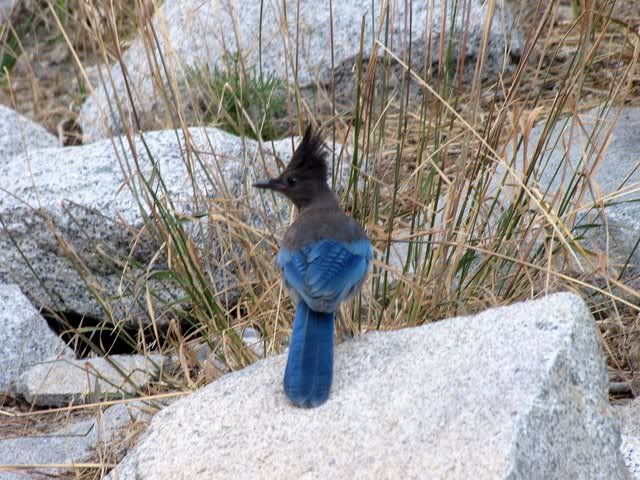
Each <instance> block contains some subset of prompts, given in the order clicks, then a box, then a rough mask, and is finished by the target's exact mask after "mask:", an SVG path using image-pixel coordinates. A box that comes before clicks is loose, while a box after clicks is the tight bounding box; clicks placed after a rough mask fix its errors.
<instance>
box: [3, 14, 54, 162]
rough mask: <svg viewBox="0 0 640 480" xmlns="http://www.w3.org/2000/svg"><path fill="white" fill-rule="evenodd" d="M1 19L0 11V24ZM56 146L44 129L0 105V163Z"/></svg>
mask: <svg viewBox="0 0 640 480" xmlns="http://www.w3.org/2000/svg"><path fill="white" fill-rule="evenodd" d="M1 17H2V13H1V11H0V22H1V20H2V18H1ZM58 144H59V142H58V139H57V138H56V137H54V136H53V135H51V134H50V133H49V132H47V130H45V128H44V127H42V126H40V125H38V124H36V123H33V122H32V121H31V120H29V119H28V118H25V117H23V116H22V115H20V114H19V113H17V112H15V111H14V110H11V109H10V108H7V107H5V106H3V105H0V161H1V162H2V163H5V162H6V161H7V160H8V159H9V158H10V157H12V156H13V155H17V154H18V153H25V152H26V153H27V154H28V153H29V152H31V151H32V150H37V149H39V148H48V147H55V146H57V145H58Z"/></svg>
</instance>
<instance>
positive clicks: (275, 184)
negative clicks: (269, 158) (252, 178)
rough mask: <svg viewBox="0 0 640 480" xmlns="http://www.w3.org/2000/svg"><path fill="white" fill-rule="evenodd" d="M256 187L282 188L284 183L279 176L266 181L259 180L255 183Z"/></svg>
mask: <svg viewBox="0 0 640 480" xmlns="http://www.w3.org/2000/svg"><path fill="white" fill-rule="evenodd" d="M253 186H254V187H256V188H262V189H265V190H276V191H278V190H282V188H283V186H284V184H283V183H282V182H281V181H280V179H279V178H270V179H269V180H268V181H266V182H258V183H254V184H253Z"/></svg>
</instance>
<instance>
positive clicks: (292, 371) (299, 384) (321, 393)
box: [284, 301, 334, 407]
mask: <svg viewBox="0 0 640 480" xmlns="http://www.w3.org/2000/svg"><path fill="white" fill-rule="evenodd" d="M333 321H334V313H325V312H316V311H314V310H311V309H310V308H309V307H308V305H307V304H306V303H305V302H303V301H300V302H299V303H298V306H297V307H296V315H295V318H294V320H293V333H292V335H291V345H290V347H289V357H288V359H287V368H286V369H285V372H284V391H285V393H286V394H287V397H289V400H291V401H292V402H293V403H295V404H297V405H300V406H304V407H317V406H318V405H320V404H322V403H324V402H325V401H326V400H327V398H328V397H329V390H330V388H331V382H332V380H333Z"/></svg>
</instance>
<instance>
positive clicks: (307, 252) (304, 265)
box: [278, 239, 372, 311]
mask: <svg viewBox="0 0 640 480" xmlns="http://www.w3.org/2000/svg"><path fill="white" fill-rule="evenodd" d="M371 256H372V252H371V245H370V244H369V242H368V241H367V240H366V239H363V240H358V241H356V242H348V243H347V242H339V241H336V240H327V239H325V240H320V241H318V242H315V243H313V244H310V245H307V246H305V247H303V248H301V249H299V250H297V251H295V252H291V251H288V250H286V249H282V250H281V251H280V254H279V255H278V263H279V264H280V267H281V268H282V271H283V273H284V278H285V280H286V281H287V283H288V285H289V287H290V288H292V289H293V290H295V291H296V293H297V294H298V295H299V296H300V297H301V298H302V299H304V300H305V302H306V303H307V304H308V305H309V307H310V308H312V309H314V310H317V311H334V310H335V309H336V308H337V306H338V304H339V303H340V302H342V301H344V300H345V299H346V298H348V297H349V296H350V295H351V294H352V293H353V292H354V290H355V289H356V288H357V287H359V286H360V284H361V283H362V281H363V279H364V277H365V275H366V273H367V269H368V267H369V261H370V260H371Z"/></svg>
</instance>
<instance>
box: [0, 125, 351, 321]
mask: <svg viewBox="0 0 640 480" xmlns="http://www.w3.org/2000/svg"><path fill="white" fill-rule="evenodd" d="M144 141H145V142H146V146H147V147H148V149H149V151H150V152H151V155H152V157H153V161H154V162H155V165H156V168H157V169H158V170H159V171H160V172H161V175H162V178H163V180H164V185H165V186H166V189H167V191H168V193H169V194H170V196H171V198H172V200H173V202H174V205H175V208H176V212H177V213H179V214H184V215H189V216H191V217H190V218H191V220H190V221H189V222H185V223H184V227H185V229H187V231H188V232H192V233H193V235H194V239H195V242H196V244H198V245H199V246H200V247H202V249H203V252H204V253H203V257H204V258H205V259H206V262H207V265H208V266H210V268H211V278H213V279H215V281H216V285H215V287H217V289H218V291H221V292H224V294H222V295H221V297H220V301H221V302H232V301H233V299H234V287H235V285H236V284H237V277H236V275H235V274H234V272H235V270H234V268H237V266H238V265H239V264H238V263H237V262H236V261H231V260H230V258H232V257H231V255H232V253H233V252H232V251H231V250H230V249H229V244H230V243H232V242H231V240H230V239H229V238H227V237H226V236H225V230H224V229H225V228H226V226H225V221H223V220H221V221H220V222H217V223H215V224H213V225H212V224H209V223H208V222H203V221H200V220H198V218H197V216H198V215H200V216H202V214H206V213H207V209H208V208H213V207H216V208H218V209H223V210H224V208H227V209H228V212H229V215H232V216H233V217H234V218H237V219H241V220H243V221H246V222H247V223H249V224H252V225H254V226H256V227H258V228H262V229H264V231H265V232H269V233H274V234H276V235H277V232H278V228H280V227H281V226H283V225H284V224H286V222H287V221H288V218H289V217H288V215H289V212H290V209H289V206H288V205H287V202H286V201H285V200H284V199H282V198H276V197H275V196H274V195H271V194H268V193H267V194H264V193H261V192H260V191H258V190H257V189H255V188H253V187H252V186H251V185H252V183H253V182H254V181H256V179H263V178H265V176H266V175H267V173H270V174H277V172H278V167H277V165H276V161H275V159H274V153H275V155H276V156H278V157H279V158H280V159H282V161H283V162H285V163H286V162H287V161H288V159H289V157H290V155H291V153H292V148H293V146H294V145H295V139H294V140H291V139H287V140H281V141H278V142H275V143H274V144H264V145H263V146H262V147H260V146H259V145H258V143H257V142H255V141H252V140H247V139H242V138H239V137H236V136H233V135H230V134H227V133H224V132H222V131H220V130H217V129H213V128H207V129H204V128H192V129H190V130H189V141H188V142H185V136H184V134H183V133H182V132H176V131H173V130H167V131H159V132H149V133H146V134H145V135H144ZM272 145H273V147H272ZM272 148H273V150H272ZM133 151H135V152H136V155H135V158H136V159H137V164H138V166H139V173H138V172H136V162H135V161H134V154H133V153H132V149H131V148H130V146H129V145H128V143H127V141H126V139H124V138H117V139H114V140H113V141H112V140H104V141H101V142H96V143H93V144H90V145H85V146H80V147H68V148H55V149H51V148H50V149H43V150H38V151H35V152H31V154H30V155H29V156H25V155H17V156H15V157H13V158H11V159H10V161H6V162H0V219H2V222H3V223H4V225H3V226H2V228H0V277H2V276H4V277H8V278H9V279H10V281H11V282H15V283H18V284H20V285H21V286H22V288H23V290H24V292H25V294H26V295H27V296H28V297H29V298H30V299H31V300H32V301H33V302H34V303H35V304H36V305H47V306H49V307H50V308H52V309H53V310H63V311H73V312H77V313H79V314H81V315H90V316H94V317H102V316H103V309H102V308H101V306H100V304H98V302H97V301H96V299H95V297H94V295H93V294H92V293H91V292H90V291H89V289H88V288H87V286H86V283H85V281H84V280H83V279H82V278H81V276H80V275H79V274H78V273H77V271H76V270H75V269H74V268H73V267H72V264H71V262H70V261H69V260H68V259H67V255H68V254H69V252H70V251H73V252H74V253H75V254H77V256H78V257H79V258H81V259H82V262H83V263H84V265H86V268H87V271H86V273H87V274H88V275H89V276H88V277H87V280H90V281H91V282H92V285H93V287H94V288H96V289H97V290H98V291H99V292H100V293H101V295H102V296H103V297H104V298H105V300H106V301H107V302H110V303H109V308H111V309H112V311H113V312H114V315H115V316H116V318H125V317H128V318H133V317H134V316H135V308H136V306H135V304H134V302H133V300H132V292H131V289H130V288H127V287H130V286H129V285H127V284H122V283H121V275H120V274H119V273H118V272H114V270H113V269H112V268H111V267H110V261H109V260H108V257H109V256H110V255H111V256H116V257H117V258H119V259H120V261H121V262H122V263H125V262H129V260H127V257H128V256H129V255H130V254H131V255H132V259H133V260H135V261H138V262H140V264H142V265H145V266H146V265H148V264H149V262H150V261H151V259H152V258H153V257H154V255H155V254H156V252H157V245H155V244H150V243H151V242H148V241H145V238H144V237H140V238H138V237H136V234H135V231H136V230H135V229H136V228H140V227H141V226H142V225H143V223H144V222H143V212H144V214H145V215H147V214H148V213H149V211H150V209H149V207H148V205H145V202H144V201H143V202H142V203H143V205H142V206H140V205H139V204H138V203H137V202H136V197H135V195H134V194H133V193H132V189H136V191H138V192H140V191H142V186H141V184H142V182H141V178H145V179H150V178H153V179H155V180H154V182H155V183H154V184H153V188H158V184H157V178H158V177H157V176H155V177H154V176H153V175H152V170H153V166H152V165H153V164H152V161H151V160H150V159H149V156H148V155H147V153H146V148H145V147H144V145H143V141H142V139H141V138H140V137H136V140H135V145H134V149H133ZM187 152H190V153H189V155H187ZM348 163H349V162H342V164H343V166H345V164H348ZM345 167H346V166H345ZM345 169H346V168H345ZM188 171H191V172H192V173H193V175H194V177H195V178H196V182H195V183H196V184H195V185H193V184H192V182H191V180H190V176H189V174H188ZM341 174H342V176H343V177H344V175H346V173H345V172H342V173H341ZM194 191H195V192H197V193H194ZM221 192H225V193H226V195H225V196H226V197H227V198H230V199H231V201H229V200H227V201H226V203H222V202H221V197H222V195H220V193H221ZM225 212H226V211H225ZM225 214H226V213H225ZM129 227H133V228H129ZM212 229H215V232H213V231H212ZM208 232H210V233H211V234H209V233H208ZM276 238H278V237H276ZM61 241H64V242H65V244H66V245H67V246H68V247H66V248H63V243H62V242H61ZM134 244H135V248H133V245H134ZM222 244H224V245H225V247H224V248H223V246H222ZM16 245H17V246H18V247H16ZM99 252H102V253H101V254H100V253H99ZM158 262H162V259H156V264H155V265H156V266H157V265H161V263H158ZM34 272H35V274H34ZM141 273H142V274H144V272H141ZM151 284H152V286H153V285H154V284H153V282H152V283H151ZM159 290H160V289H159ZM160 292H161V293H162V291H161V290H160ZM143 317H144V315H140V318H142V321H144V318H143Z"/></svg>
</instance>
